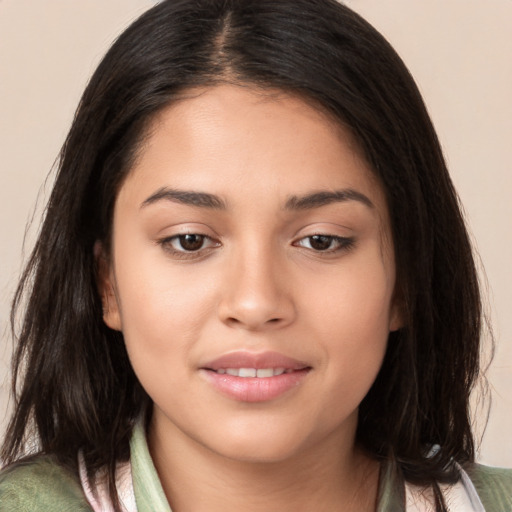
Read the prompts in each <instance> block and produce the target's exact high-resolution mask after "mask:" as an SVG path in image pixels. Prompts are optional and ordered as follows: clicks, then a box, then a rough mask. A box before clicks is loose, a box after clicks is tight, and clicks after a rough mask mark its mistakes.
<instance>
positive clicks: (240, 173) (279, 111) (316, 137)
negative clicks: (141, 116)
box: [121, 85, 385, 207]
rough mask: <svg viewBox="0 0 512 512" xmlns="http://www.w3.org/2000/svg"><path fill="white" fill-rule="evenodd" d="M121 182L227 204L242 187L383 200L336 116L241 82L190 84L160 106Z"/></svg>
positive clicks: (141, 191)
mask: <svg viewBox="0 0 512 512" xmlns="http://www.w3.org/2000/svg"><path fill="white" fill-rule="evenodd" d="M125 185H127V188H129V189H131V190H132V191H133V192H135V193H136V194H137V195H139V196H140V195H142V194H144V193H147V194H149V193H151V192H154V191H155V190H157V189H158V188H161V187H163V186H166V187H172V188H180V189H194V190H204V191H207V192H213V193H215V194H217V195H219V196H226V199H227V203H230V202H232V201H233V200H236V197H240V198H242V197H243V196H244V195H245V194H246V193H247V192H248V191H251V192H252V193H253V197H255V196H256V195H257V194H260V195H261V197H262V198H263V197H265V198H268V197H269V196H275V197H276V198H278V199H279V200H280V201H284V200H285V196H289V195H303V194H304V193H309V192H311V191H314V190H315V189H322V190H325V189H332V190H334V189H340V188H355V189H359V190H360V191H361V192H362V193H364V194H367V195H371V196H372V197H373V199H372V201H375V202H376V203H377V204H378V205H380V206H384V207H385V205H384V199H383V193H382V190H381V187H380V185H379V183H378V180H377V179H376V177H375V176H374V174H373V172H372V171H371V169H370V167H369V166H368V165H367V163H366V161H365V160H364V158H363V157H362V155H361V152H360V150H359V148H358V146H357V144H356V142H355V141H354V139H353V137H352V136H351V134H350V132H349V131H348V129H346V128H345V127H343V126H342V124H341V123H340V122H336V121H334V120H333V119H332V117H330V116H328V115H327V114H326V113H325V112H324V111H323V110H321V109H320V108H316V107H315V106H314V104H313V103H312V102H307V101H305V100H304V99H303V98H301V97H299V96H296V95H291V94H288V93H285V92H282V91H277V90H262V89H256V88H254V87H250V86H239V85H220V86H216V87H211V88H200V89H192V90H188V91H186V92H185V93H184V94H183V95H182V96H181V98H180V99H179V100H177V101H175V102H173V103H172V104H171V105H170V106H168V107H167V108H165V109H164V110H163V111H161V112H160V113H159V114H158V115H157V116H156V117H155V119H154V120H153V122H152V123H151V125H150V127H149V130H148V132H147V134H146V137H145V139H144V144H143V145H142V147H141V149H140V152H139V154H138V157H137V159H136V162H135V165H134V166H133V168H132V170H131V172H130V174H129V176H128V178H127V180H126V182H125ZM124 188H125V187H123V189H124ZM121 192H123V190H122V191H121ZM262 206H263V202H262Z"/></svg>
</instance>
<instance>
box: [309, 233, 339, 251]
mask: <svg viewBox="0 0 512 512" xmlns="http://www.w3.org/2000/svg"><path fill="white" fill-rule="evenodd" d="M333 241H334V238H333V237H332V236H327V235H313V236H310V237H309V245H310V247H311V248H312V249H315V251H327V250H328V249H330V248H331V246H332V243H333Z"/></svg>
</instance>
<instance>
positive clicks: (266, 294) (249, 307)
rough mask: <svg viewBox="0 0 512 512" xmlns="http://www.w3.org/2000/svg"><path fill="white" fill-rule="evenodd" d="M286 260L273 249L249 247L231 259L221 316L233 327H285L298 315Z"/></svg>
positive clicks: (252, 329) (250, 328)
mask: <svg viewBox="0 0 512 512" xmlns="http://www.w3.org/2000/svg"><path fill="white" fill-rule="evenodd" d="M285 265H286V263H285V262H282V261H281V262H280V261H279V258H277V257H276V256H275V255H273V254H272V253H271V252H270V251H269V250H266V251H265V250H263V249H262V248H254V247H253V248H252V249H250V248H247V249H245V250H243V251H239V252H237V254H235V255H233V258H232V259H231V261H230V262H229V264H228V266H227V271H226V280H225V283H224V285H223V293H222V297H221V301H220V304H219V317H220V319H221V321H222V322H223V323H225V324H227V325H228V326H230V327H234V328H239V329H245V330H248V331H263V330H272V329H279V328H282V327H285V326H287V325H289V324H290V323H292V322H293V321H294V319H295V316H296V310H295V304H294V301H293V298H292V292H291V283H290V282H289V281H288V280H287V272H286V270H285V268H284V267H285Z"/></svg>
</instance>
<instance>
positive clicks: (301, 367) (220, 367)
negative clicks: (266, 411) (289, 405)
mask: <svg viewBox="0 0 512 512" xmlns="http://www.w3.org/2000/svg"><path fill="white" fill-rule="evenodd" d="M200 370H201V373H202V374H203V375H204V377H205V378H206V380H207V382H209V383H210V384H211V385H212V386H213V387H214V389H216V390H217V391H219V392H221V393H222V394H223V395H225V396H228V397H229V398H232V399H234V400H237V401H243V402H263V401H269V400H274V399H276V398H278V397H280V396H281V395H283V394H285V393H287V392H288V391H291V390H292V389H294V388H296V387H297V386H298V385H300V384H301V383H302V381H303V380H304V378H305V377H306V376H307V374H308V373H309V371H310V370H311V367H310V366H309V365H307V364H306V363H304V362H301V361H298V360H296V359H292V358H289V357H287V356H284V355H282V354H279V353H278V352H263V353H259V354H253V353H249V352H232V353H229V354H226V355H223V356H222V357H220V358H218V359H215V360H214V361H210V362H208V363H206V364H205V365H203V366H202V367H201V369H200Z"/></svg>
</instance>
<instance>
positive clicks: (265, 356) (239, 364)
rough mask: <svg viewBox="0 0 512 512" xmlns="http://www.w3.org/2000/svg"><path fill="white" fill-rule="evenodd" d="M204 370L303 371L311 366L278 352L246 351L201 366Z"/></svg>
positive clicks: (224, 356)
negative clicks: (274, 369)
mask: <svg viewBox="0 0 512 512" xmlns="http://www.w3.org/2000/svg"><path fill="white" fill-rule="evenodd" d="M201 367H202V368H204V369H208V370H214V371H217V370H219V369H221V368H256V369H257V370H259V369H263V368H284V369H286V370H302V369H304V368H309V365H308V364H306V363H304V362H301V361H298V360H297V359H293V358H291V357H287V356H285V355H283V354H280V353H278V352H271V351H268V352H259V353H251V352H245V351H238V352H230V353H228V354H224V355H222V356H220V357H219V358H217V359H215V360H213V361H210V362H208V363H206V364H204V365H202V366H201Z"/></svg>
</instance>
